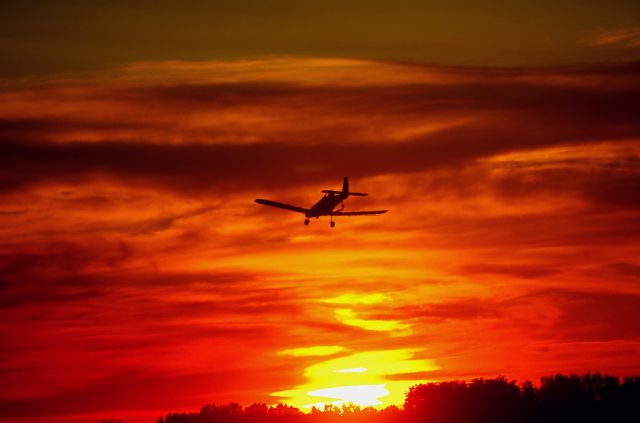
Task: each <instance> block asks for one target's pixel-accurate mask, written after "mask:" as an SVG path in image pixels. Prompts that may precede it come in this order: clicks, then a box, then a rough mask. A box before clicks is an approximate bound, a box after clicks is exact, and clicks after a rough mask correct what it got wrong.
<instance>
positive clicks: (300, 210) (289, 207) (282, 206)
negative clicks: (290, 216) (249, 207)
mask: <svg viewBox="0 0 640 423" xmlns="http://www.w3.org/2000/svg"><path fill="white" fill-rule="evenodd" d="M255 201H256V203H258V204H262V205H263V206H270V207H277V208H279V209H284V210H289V211H294V212H298V213H307V212H308V211H309V209H305V208H302V207H298V206H292V205H291V204H284V203H278V202H277V201H271V200H263V199H262V198H258V199H257V200H255Z"/></svg>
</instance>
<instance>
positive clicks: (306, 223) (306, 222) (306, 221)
mask: <svg viewBox="0 0 640 423" xmlns="http://www.w3.org/2000/svg"><path fill="white" fill-rule="evenodd" d="M304 224H305V226H306V225H308V224H309V218H306V219H305V220H304Z"/></svg>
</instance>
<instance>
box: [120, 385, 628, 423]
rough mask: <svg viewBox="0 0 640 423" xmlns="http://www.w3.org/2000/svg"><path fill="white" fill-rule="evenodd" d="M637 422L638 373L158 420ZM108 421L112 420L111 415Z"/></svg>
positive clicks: (224, 409)
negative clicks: (381, 405) (366, 403)
mask: <svg viewBox="0 0 640 423" xmlns="http://www.w3.org/2000/svg"><path fill="white" fill-rule="evenodd" d="M338 421H339V422H342V423H365V422H367V423H369V422H372V423H418V422H420V423H422V422H424V423H430V422H434V423H441V422H447V423H448V422H451V423H454V422H455V423H466V422H498V423H499V422H525V423H527V422H640V376H633V377H625V378H624V379H622V380H621V379H620V378H618V377H614V376H608V375H601V374H598V373H596V374H590V373H587V374H584V375H569V376H565V375H554V376H548V377H544V378H542V379H541V381H540V384H539V385H537V386H536V385H534V384H533V383H531V382H524V383H523V384H520V385H518V384H516V382H515V381H509V380H507V379H505V378H503V377H499V378H496V379H476V380H473V381H471V382H464V381H451V382H439V383H428V384H424V385H417V386H414V387H413V388H411V389H410V390H409V392H407V395H406V400H405V403H404V410H402V409H400V408H398V407H394V406H392V407H388V408H386V409H384V410H375V409H373V408H359V407H354V406H345V407H342V408H337V407H333V406H327V407H326V408H325V409H324V410H323V411H320V410H317V409H314V410H313V411H312V412H311V413H310V414H303V413H302V412H300V411H299V410H298V409H296V408H293V407H289V406H286V405H282V404H280V405H278V406H275V407H268V406H267V405H265V404H253V405H251V406H249V407H242V406H240V405H239V404H236V403H230V404H227V405H211V404H209V405H206V406H204V407H202V409H201V410H200V412H195V413H170V414H168V415H167V416H165V417H160V418H159V419H158V423H214V422H215V423H333V422H338ZM112 422H115V421H113V420H112Z"/></svg>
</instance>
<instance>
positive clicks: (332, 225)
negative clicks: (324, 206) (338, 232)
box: [329, 220, 336, 228]
mask: <svg viewBox="0 0 640 423" xmlns="http://www.w3.org/2000/svg"><path fill="white" fill-rule="evenodd" d="M329 225H331V227H332V228H333V227H334V226H336V222H334V221H333V220H332V221H331V222H329Z"/></svg>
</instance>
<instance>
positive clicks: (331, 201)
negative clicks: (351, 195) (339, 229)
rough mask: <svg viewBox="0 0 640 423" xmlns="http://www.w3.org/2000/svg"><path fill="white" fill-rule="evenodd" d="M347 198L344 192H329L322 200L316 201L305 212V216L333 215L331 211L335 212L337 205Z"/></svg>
mask: <svg viewBox="0 0 640 423" xmlns="http://www.w3.org/2000/svg"><path fill="white" fill-rule="evenodd" d="M346 198H347V196H346V195H344V194H334V193H332V192H330V193H327V194H325V195H324V197H322V198H321V199H320V201H318V202H317V203H315V204H314V205H313V207H311V208H310V209H309V211H308V212H307V213H305V216H306V217H319V216H327V215H331V213H333V209H335V208H336V206H337V205H338V204H340V203H341V202H342V200H344V199H346Z"/></svg>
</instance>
